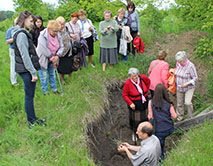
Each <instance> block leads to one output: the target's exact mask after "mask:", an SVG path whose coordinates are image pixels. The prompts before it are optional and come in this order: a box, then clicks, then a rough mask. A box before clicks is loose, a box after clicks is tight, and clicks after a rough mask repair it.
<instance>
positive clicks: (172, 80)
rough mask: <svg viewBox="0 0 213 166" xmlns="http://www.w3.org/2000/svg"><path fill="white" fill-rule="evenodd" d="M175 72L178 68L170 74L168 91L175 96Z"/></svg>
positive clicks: (173, 69)
mask: <svg viewBox="0 0 213 166" xmlns="http://www.w3.org/2000/svg"><path fill="white" fill-rule="evenodd" d="M175 71H176V68H171V69H170V70H169V74H168V89H169V91H170V92H172V93H173V94H175V93H176V81H175Z"/></svg>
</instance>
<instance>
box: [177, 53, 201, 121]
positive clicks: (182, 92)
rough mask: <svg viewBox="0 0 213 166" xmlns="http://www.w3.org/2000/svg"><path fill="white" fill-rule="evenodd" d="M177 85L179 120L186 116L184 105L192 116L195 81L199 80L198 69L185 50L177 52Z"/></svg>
mask: <svg viewBox="0 0 213 166" xmlns="http://www.w3.org/2000/svg"><path fill="white" fill-rule="evenodd" d="M176 61H177V64H176V72H175V76H176V85H177V86H176V87H177V94H176V95H177V110H176V111H177V115H178V118H177V120H178V121H181V120H182V119H183V118H184V105H185V106H186V109H187V113H188V116H187V117H188V118H191V117H192V112H193V105H192V102H191V101H192V97H193V94H194V90H195V83H196V82H197V80H198V76H197V71H196V69H195V66H194V64H193V63H192V62H190V61H189V60H188V59H187V55H186V52H185V51H179V52H177V54H176Z"/></svg>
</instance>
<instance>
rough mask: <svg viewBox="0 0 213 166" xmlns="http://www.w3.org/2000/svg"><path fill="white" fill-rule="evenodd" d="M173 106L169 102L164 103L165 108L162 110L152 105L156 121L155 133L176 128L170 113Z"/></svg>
mask: <svg viewBox="0 0 213 166" xmlns="http://www.w3.org/2000/svg"><path fill="white" fill-rule="evenodd" d="M170 107H171V104H170V103H168V102H167V101H165V100H164V101H163V107H162V109H161V110H158V108H156V107H155V105H154V104H153V103H152V111H153V115H154V120H155V132H163V131H166V130H169V129H171V128H172V127H174V124H173V121H172V118H171V113H170Z"/></svg>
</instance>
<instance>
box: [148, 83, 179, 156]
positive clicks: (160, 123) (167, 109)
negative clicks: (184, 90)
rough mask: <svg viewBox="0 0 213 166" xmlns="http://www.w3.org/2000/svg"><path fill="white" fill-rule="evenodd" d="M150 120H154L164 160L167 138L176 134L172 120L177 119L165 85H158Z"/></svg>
mask: <svg viewBox="0 0 213 166" xmlns="http://www.w3.org/2000/svg"><path fill="white" fill-rule="evenodd" d="M148 110H149V114H148V119H149V120H150V119H152V118H154V119H153V121H154V128H155V135H156V136H157V137H158V138H159V140H160V144H161V159H164V144H165V139H166V137H167V136H169V135H171V134H172V133H173V132H174V123H173V121H172V119H176V118H177V114H176V113H175V110H174V107H173V105H172V104H171V103H170V101H169V96H168V91H167V89H166V87H165V86H164V85H163V84H157V86H156V87H155V93H154V96H153V99H152V100H150V101H149V106H148Z"/></svg>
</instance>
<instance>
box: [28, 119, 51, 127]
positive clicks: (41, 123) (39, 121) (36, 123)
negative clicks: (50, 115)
mask: <svg viewBox="0 0 213 166" xmlns="http://www.w3.org/2000/svg"><path fill="white" fill-rule="evenodd" d="M46 125H47V124H46V121H45V120H44V119H37V120H36V121H34V122H28V127H29V129H32V128H33V127H35V126H46Z"/></svg>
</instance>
